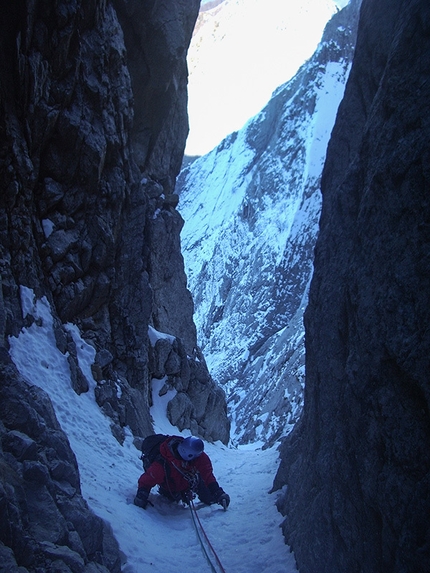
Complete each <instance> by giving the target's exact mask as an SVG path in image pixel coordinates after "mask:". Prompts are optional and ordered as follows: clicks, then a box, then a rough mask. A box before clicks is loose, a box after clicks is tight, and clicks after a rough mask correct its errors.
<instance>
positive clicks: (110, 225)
mask: <svg viewBox="0 0 430 573" xmlns="http://www.w3.org/2000/svg"><path fill="white" fill-rule="evenodd" d="M2 8H3V9H2V19H1V24H0V26H1V33H0V47H1V49H0V72H1V78H2V80H1V90H0V110H1V113H0V133H1V140H0V141H1V148H0V165H1V170H0V181H1V189H2V193H1V196H0V206H1V209H0V217H1V227H0V237H1V240H0V266H1V286H2V289H1V292H0V294H1V296H0V300H1V304H0V326H1V330H0V346H1V348H2V369H1V391H2V398H1V416H2V422H1V423H0V437H1V445H2V448H1V449H0V467H1V470H0V477H1V481H0V486H1V487H0V505H1V508H2V516H3V515H7V516H8V520H7V522H5V521H4V520H3V519H2V525H1V530H0V551H1V558H0V559H1V560H3V557H4V558H5V559H6V557H7V563H8V564H10V568H9V569H8V570H9V571H15V570H17V567H18V565H22V566H23V567H26V568H27V570H29V571H34V570H36V569H35V568H37V567H39V569H37V570H48V569H49V566H50V565H49V564H50V563H51V562H53V561H57V562H58V563H57V566H58V567H63V568H62V569H61V570H62V571H69V570H73V571H78V570H79V571H84V570H85V571H88V572H89V571H107V570H110V571H118V570H119V567H120V556H119V555H118V550H117V548H116V549H115V547H114V541H113V540H112V542H110V541H109V533H108V532H107V533H105V532H104V529H105V527H104V525H103V523H102V522H101V521H100V520H98V519H97V518H95V517H94V516H93V515H92V514H91V513H90V512H89V510H88V509H87V508H86V504H85V502H84V501H83V499H82V498H81V497H80V493H79V476H78V473H77V468H76V461H75V460H74V456H73V454H72V452H71V451H70V448H69V447H68V444H67V439H66V438H65V436H64V435H63V434H62V433H61V429H60V428H59V426H58V422H57V421H56V420H55V416H54V415H53V412H52V408H51V407H50V404H49V400H48V399H47V397H46V396H45V395H44V394H43V393H42V392H40V391H39V390H38V389H37V388H35V387H33V386H32V385H31V383H32V381H31V380H23V378H22V377H21V376H20V375H19V373H18V372H17V371H16V368H15V367H14V365H13V363H12V362H11V360H10V358H9V356H8V352H7V350H8V346H9V339H10V337H11V336H16V335H17V334H18V333H19V332H20V329H21V328H22V327H23V326H24V325H25V326H30V325H31V323H32V321H34V320H35V318H34V317H32V316H31V315H30V314H27V313H25V312H23V309H24V305H23V301H22V299H21V296H23V293H24V292H25V293H27V294H28V292H29V289H31V291H32V292H33V294H34V297H35V298H37V299H41V298H42V297H46V300H47V301H48V302H49V305H50V308H51V313H52V315H53V316H54V321H55V337H56V343H57V346H58V349H59V350H60V351H61V352H62V353H63V354H64V355H65V356H67V359H68V362H69V366H70V371H71V375H72V379H73V386H74V389H75V391H76V392H77V393H78V394H80V393H82V392H86V391H88V388H89V384H88V380H87V379H86V378H85V376H84V375H83V373H82V371H81V369H80V367H79V361H78V358H77V348H76V345H75V342H74V340H73V337H72V336H71V334H70V329H69V328H67V323H73V324H74V325H76V326H77V327H78V328H79V331H80V335H81V336H82V337H83V338H84V339H85V340H86V341H87V342H88V343H90V344H91V345H92V346H93V347H94V348H95V350H96V359H95V363H94V365H93V376H94V378H95V380H96V382H97V385H96V390H95V397H96V400H97V402H98V403H99V405H100V406H101V407H102V409H103V411H104V413H105V414H106V415H108V416H110V418H111V419H112V431H113V433H114V435H115V437H116V438H117V439H118V441H119V442H120V443H121V442H122V440H123V439H124V430H123V428H124V426H126V425H128V426H129V427H130V428H131V429H132V431H133V433H134V434H135V435H136V436H144V435H146V434H148V433H150V432H152V431H153V430H152V422H151V419H150V415H149V406H150V401H151V399H152V398H151V380H152V378H159V379H163V380H165V388H164V390H166V389H169V388H174V389H175V390H176V395H175V398H174V399H173V400H172V402H171V404H170V405H169V410H168V413H169V415H170V419H171V421H172V422H173V423H174V424H175V425H177V426H178V427H180V429H183V428H191V429H192V431H193V432H195V433H198V434H200V435H202V436H203V437H205V438H206V439H208V440H218V439H219V440H222V441H223V442H227V441H228V436H229V422H228V420H227V415H226V404H225V397H224V393H223V392H222V390H220V389H218V388H217V387H216V385H215V383H214V382H213V380H212V379H211V377H210V375H209V372H208V370H207V368H206V366H205V363H204V360H203V358H202V356H201V353H200V350H199V349H198V348H197V341H196V329H195V326H194V323H193V304H192V299H191V295H190V293H189V291H188V290H187V288H186V277H185V273H184V268H183V259H182V255H181V253H180V245H179V233H180V230H181V227H182V223H183V222H182V219H181V217H180V215H179V213H178V212H177V210H176V209H175V206H176V203H177V199H178V198H177V196H176V195H174V194H173V191H174V182H175V178H176V175H177V173H178V171H179V169H180V165H181V161H182V156H183V150H184V147H185V139H186V135H187V130H188V127H187V113H186V102H187V93H186V83H187V66H186V59H185V58H186V51H187V48H188V45H189V42H190V38H191V34H192V29H193V26H194V23H195V20H196V18H197V14H198V8H199V2H198V0H179V1H178V0H175V1H173V0H172V1H168V2H163V3H159V2H152V1H151V2H144V3H142V2H139V1H137V0H132V1H125V0H113V1H112V2H110V1H104V0H92V1H90V2H82V1H80V0H70V1H64V2H56V3H52V2H46V1H44V0H37V1H35V2H30V3H24V2H11V3H9V4H8V5H7V6H6V5H5V6H3V7H2ZM24 287H25V288H24ZM26 296H27V295H26ZM30 306H31V305H30ZM36 320H38V319H36ZM157 331H159V332H161V333H162V336H159V335H157ZM154 333H155V336H154ZM149 334H151V338H150V336H149ZM166 334H167V335H170V336H166ZM31 358H32V359H33V360H34V361H35V362H39V361H41V360H43V357H41V356H34V357H31ZM83 438H84V437H83ZM43 502H46V505H45V506H44V505H43ZM42 507H46V511H45V513H43V520H42V518H41V521H40V522H39V524H38V525H37V524H36V522H37V519H38V515H39V513H40V512H42ZM92 524H93V525H92ZM90 525H91V530H92V531H91V535H90V533H89V532H88V528H89V527H90ZM87 536H88V539H87ZM3 544H4V545H3ZM110 553H111V555H110ZM5 562H6V561H5ZM17 564H18V565H17ZM66 564H67V565H66ZM49 570H50V569H49ZM56 570H60V569H56Z"/></svg>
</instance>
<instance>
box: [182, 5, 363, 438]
mask: <svg viewBox="0 0 430 573" xmlns="http://www.w3.org/2000/svg"><path fill="white" fill-rule="evenodd" d="M356 21H357V9H356V8H355V9H354V7H353V6H349V7H347V8H345V9H344V10H343V11H341V12H339V13H338V14H336V15H335V16H334V17H333V19H332V20H331V21H330V23H329V24H328V25H327V27H326V30H325V33H324V36H323V39H322V41H321V43H320V45H319V47H318V49H317V51H316V52H315V54H314V55H313V57H312V58H311V59H310V60H309V61H308V62H306V63H305V64H304V65H303V66H302V68H301V69H300V70H299V72H298V73H297V75H296V76H295V77H294V78H293V79H292V80H291V81H289V82H288V83H286V84H285V85H283V86H281V87H280V88H278V89H277V91H276V92H275V93H274V94H273V97H272V99H271V101H270V102H269V104H268V105H267V107H266V108H265V109H263V111H262V112H261V113H260V114H259V115H257V116H256V117H255V118H253V119H252V120H250V122H249V123H248V124H247V125H246V126H245V127H244V128H243V129H242V130H240V131H239V132H235V133H233V134H232V135H230V136H229V137H228V138H226V139H225V140H224V141H223V142H222V143H221V144H220V145H219V146H218V147H217V148H215V149H214V150H213V151H212V152H211V153H209V154H207V155H205V156H203V157H202V158H199V159H197V160H196V161H194V162H193V163H191V164H189V165H188V166H187V167H186V168H184V169H183V170H182V171H181V173H180V176H179V178H178V184H177V191H178V193H179V194H180V203H179V207H178V208H179V209H180V211H181V214H182V216H183V217H184V219H185V221H186V223H185V226H184V230H183V231H182V237H181V241H182V250H183V253H184V258H185V264H186V272H187V276H188V281H189V282H188V284H189V288H190V290H191V292H192V293H193V297H194V303H195V321H196V324H197V326H198V332H199V344H200V345H201V347H202V349H203V352H204V355H205V358H206V360H207V363H208V367H209V370H210V372H211V374H212V376H213V377H214V378H215V380H216V381H217V382H218V383H220V384H221V385H222V386H223V387H224V388H225V389H226V391H227V394H228V399H229V402H230V406H231V410H232V412H234V419H233V424H234V428H235V433H236V436H237V438H238V439H239V441H241V442H243V443H247V442H250V441H257V440H262V441H263V442H264V443H266V444H270V443H273V442H274V441H275V440H276V439H278V438H279V437H280V436H281V435H282V434H285V433H286V432H288V430H289V428H291V426H292V425H293V424H294V423H295V421H296V420H297V417H298V415H299V413H300V411H301V402H302V391H303V379H304V378H303V373H304V342H303V334H304V328H303V324H302V316H303V311H304V308H305V305H306V301H307V289H308V285H309V281H310V278H311V274H312V254H313V248H314V244H315V239H316V234H317V229H318V217H319V214H320V206H321V199H320V177H321V171H322V166H323V162H324V157H325V152H326V146H327V142H328V139H329V136H330V132H331V129H332V126H333V123H334V119H335V115H336V110H337V106H338V104H339V102H340V99H341V97H342V94H343V90H344V85H345V82H346V79H347V76H348V73H349V69H350V64H351V61H352V54H353V49H354V41H355V27H356Z"/></svg>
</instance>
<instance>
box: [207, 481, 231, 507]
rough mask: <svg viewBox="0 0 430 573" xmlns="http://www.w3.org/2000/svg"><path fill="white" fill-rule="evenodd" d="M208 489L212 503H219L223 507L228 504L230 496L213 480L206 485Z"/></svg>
mask: <svg viewBox="0 0 430 573" xmlns="http://www.w3.org/2000/svg"><path fill="white" fill-rule="evenodd" d="M208 489H209V491H210V492H211V494H212V498H213V500H214V501H213V503H219V504H220V505H222V506H223V508H224V509H227V507H228V506H229V505H230V496H229V495H228V494H226V493H225V491H224V490H223V489H222V487H220V486H219V485H218V482H216V481H214V482H212V483H210V484H209V485H208Z"/></svg>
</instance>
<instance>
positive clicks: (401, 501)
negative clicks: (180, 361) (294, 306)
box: [275, 0, 430, 573]
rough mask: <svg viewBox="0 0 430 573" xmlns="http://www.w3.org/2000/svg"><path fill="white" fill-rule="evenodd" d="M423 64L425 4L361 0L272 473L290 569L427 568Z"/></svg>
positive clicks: (429, 94) (426, 110) (428, 107)
mask: <svg viewBox="0 0 430 573" xmlns="http://www.w3.org/2000/svg"><path fill="white" fill-rule="evenodd" d="M429 66H430V6H429V4H428V2H426V1H424V0H422V1H420V0H412V1H407V2H406V1H403V0H396V1H394V2H393V1H391V0H390V1H387V0H372V1H370V0H364V1H363V5H362V10H361V18H360V25H359V33H358V39H357V47H356V54H355V58H354V64H353V67H352V70H351V74H350V77H349V81H348V84H347V87H346V92H345V97H344V100H343V102H342V104H341V106H340V108H339V114H338V118H337V121H336V125H335V128H334V130H333V135H332V139H331V141H330V144H329V148H328V153H327V161H326V164H325V167H324V173H323V178H322V192H323V209H322V216H321V223H320V234H319V237H318V242H317V246H316V253H315V272H314V276H313V280H312V285H311V289H310V296H309V306H308V309H307V311H306V317H305V318H306V320H305V324H306V350H307V356H306V388H305V407H304V412H303V417H302V419H301V421H300V423H299V424H298V426H297V427H296V428H295V430H294V431H293V432H292V434H291V435H290V436H289V438H287V440H286V442H285V443H284V447H283V462H282V464H281V467H280V469H279V472H278V476H277V480H276V482H275V485H276V486H281V485H284V484H285V483H286V484H287V485H288V487H287V488H286V493H285V497H284V500H283V503H282V504H281V509H282V510H283V511H284V512H285V514H286V515H287V518H286V520H285V523H284V532H285V534H286V537H287V540H288V542H289V544H290V545H291V547H292V549H293V550H294V552H295V556H296V559H297V563H298V566H299V569H300V571H301V573H315V571H318V572H319V573H328V572H330V573H338V572H339V573H341V572H344V571H351V572H352V573H355V572H356V573H358V572H360V573H383V572H386V571H391V572H393V573H400V572H404V571H408V572H414V573H424V572H426V571H428V566H429V563H430V529H429V521H428V515H429V511H430V501H429V491H430V450H429V443H430V415H429V396H430V386H429V371H430V363H429V360H430V332H429V328H428V325H429V319H430V316H429V309H430V299H429V295H430V283H429V280H430V268H429V263H430V204H429V198H430V195H429V189H430V171H429V164H430V163H429V158H430V148H429V141H430V124H429V117H430V104H429V102H430V84H429V81H428V70H429Z"/></svg>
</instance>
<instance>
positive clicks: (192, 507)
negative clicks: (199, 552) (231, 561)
mask: <svg viewBox="0 0 430 573" xmlns="http://www.w3.org/2000/svg"><path fill="white" fill-rule="evenodd" d="M190 511H191V517H192V520H193V524H194V528H195V530H196V533H197V536H198V538H199V541H200V545H201V546H202V548H203V551H204V553H205V555H206V559H207V561H208V563H209V565H210V567H211V569H212V571H213V573H218V571H217V569H216V567H214V564H213V563H212V560H211V557H210V555H209V553H208V551H207V549H206V547H205V544H204V543H203V539H202V535H201V534H203V536H204V538H205V540H206V543H207V544H208V546H209V549H210V550H211V551H212V553H213V555H214V557H215V559H216V562H217V564H218V566H219V571H221V573H226V572H225V569H224V567H223V566H222V563H221V561H220V559H219V557H218V555H217V553H216V551H215V549H214V548H213V546H212V543H211V542H210V541H209V538H208V536H207V535H206V532H205V530H204V529H203V525H202V522H201V521H200V518H199V516H198V514H197V510H196V507H195V505H194V502H193V500H190ZM197 523H198V525H199V526H200V531H199V527H198V526H197Z"/></svg>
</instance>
